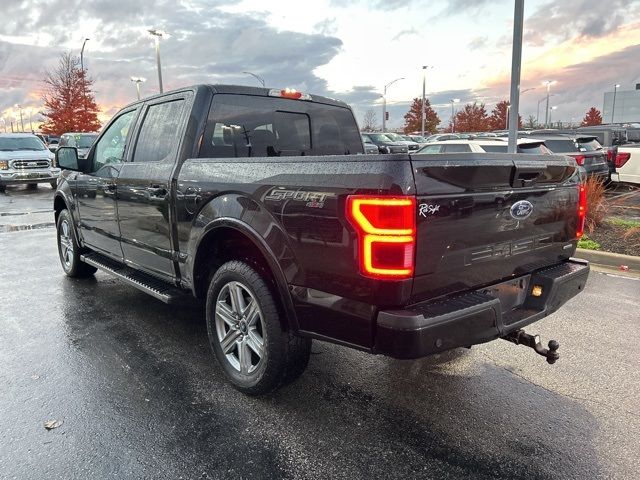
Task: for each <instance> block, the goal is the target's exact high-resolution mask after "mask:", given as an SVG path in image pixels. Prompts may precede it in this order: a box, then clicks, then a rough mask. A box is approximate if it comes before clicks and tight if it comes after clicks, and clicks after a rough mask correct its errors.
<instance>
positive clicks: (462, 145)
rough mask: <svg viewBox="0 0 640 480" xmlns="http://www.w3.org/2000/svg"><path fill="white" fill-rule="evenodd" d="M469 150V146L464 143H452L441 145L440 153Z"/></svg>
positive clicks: (467, 151)
mask: <svg viewBox="0 0 640 480" xmlns="http://www.w3.org/2000/svg"><path fill="white" fill-rule="evenodd" d="M470 151H471V147H470V146H469V145H467V144H465V143H459V144H458V143H454V144H451V145H444V146H443V147H442V153H469V152H470Z"/></svg>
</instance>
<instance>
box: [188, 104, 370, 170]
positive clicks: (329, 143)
mask: <svg viewBox="0 0 640 480" xmlns="http://www.w3.org/2000/svg"><path fill="white" fill-rule="evenodd" d="M355 153H364V151H363V146H362V139H361V137H360V133H359V132H358V128H357V124H356V123H355V120H354V118H353V115H352V113H351V111H350V110H349V109H347V108H344V107H338V106H332V105H324V104H320V103H313V102H306V101H298V100H288V99H282V98H272V97H259V96H249V95H227V94H217V95H215V96H214V98H213V102H212V105H211V109H210V112H209V118H208V121H207V127H206V129H205V136H204V140H203V142H202V146H201V150H200V156H201V157H209V158H227V157H228V158H233V157H280V156H291V155H296V156H305V155H345V154H355Z"/></svg>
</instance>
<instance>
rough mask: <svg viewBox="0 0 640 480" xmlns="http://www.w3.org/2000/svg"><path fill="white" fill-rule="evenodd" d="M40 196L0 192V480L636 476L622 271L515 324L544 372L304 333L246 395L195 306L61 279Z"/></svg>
mask: <svg viewBox="0 0 640 480" xmlns="http://www.w3.org/2000/svg"><path fill="white" fill-rule="evenodd" d="M52 195H53V192H52V190H50V188H49V187H48V186H41V187H40V188H39V190H38V191H37V192H30V191H27V190H25V189H24V188H22V187H20V188H13V189H9V191H8V195H2V194H0V252H1V254H0V287H1V288H2V296H1V300H0V342H1V345H2V346H1V348H0V385H2V389H1V390H0V478H2V479H13V478H16V479H43V478H47V479H58V478H64V479H67V478H80V479H85V478H86V479H89V478H91V479H101V478H119V479H122V478H136V479H137V478H150V479H151V478H153V479H160V478H171V479H178V478H184V479H199V478H234V479H235V478H247V479H249V478H251V479H258V478H309V479H316V478H346V479H356V478H367V479H375V478H383V479H390V478H438V479H446V478H505V479H519V478H522V479H552V478H553V479H565V478H580V479H591V478H619V479H631V478H638V473H639V472H640V398H639V396H640V368H639V367H640V347H639V345H640V331H639V328H638V326H639V324H640V281H639V280H637V279H634V278H624V277H619V276H611V275H605V274H602V273H595V272H592V274H591V277H590V279H589V282H588V285H587V288H586V289H585V292H584V293H583V294H581V295H579V296H578V297H576V298H574V299H573V300H572V301H571V302H570V303H568V304H567V305H566V306H565V307H564V308H563V309H562V310H561V311H559V312H558V313H556V314H554V315H552V316H551V317H549V318H547V319H545V320H543V321H541V322H539V323H537V324H535V325H534V326H532V327H530V328H529V329H528V330H529V331H530V332H531V333H540V334H541V335H542V336H543V338H545V339H546V340H548V339H550V338H556V339H557V340H559V341H560V343H561V348H560V352H561V356H562V358H561V359H560V360H559V362H558V363H557V364H556V365H554V366H549V365H547V364H546V362H545V361H544V359H543V358H542V357H538V356H536V355H535V353H534V352H533V351H532V350H530V349H527V348H524V347H521V346H515V345H511V344H509V343H507V342H504V341H496V342H492V343H490V344H486V345H482V346H479V347H474V348H473V349H471V350H464V349H461V350H455V351H452V352H448V353H447V354H444V355H439V356H435V357H430V358H426V359H422V360H419V361H398V360H392V359H389V358H385V357H379V356H372V355H367V354H365V353H362V352H356V351H352V350H349V349H346V348H342V347H338V346H334V345H329V344H324V343H319V342H315V343H314V347H313V355H312V358H311V362H310V364H309V367H308V369H307V371H306V373H305V374H304V375H303V376H302V377H301V378H300V379H299V380H298V381H296V382H295V383H294V384H292V385H290V386H288V387H286V388H284V389H282V390H280V391H278V392H277V393H276V394H274V395H272V396H269V397H266V398H250V397H245V396H243V395H242V394H240V393H238V392H236V391H235V390H233V389H232V388H231V387H229V386H228V385H227V384H226V382H225V381H224V379H223V376H222V374H221V372H220V370H219V369H218V367H217V365H216V364H215V362H214V360H213V356H212V355H211V353H210V352H209V347H208V344H207V341H206V329H205V324H204V312H203V310H202V309H201V308H199V307H197V306H196V307H194V308H191V309H184V308H182V309H180V308H171V307H168V306H166V305H164V304H163V303H161V302H159V301H156V300H154V299H153V298H151V297H148V296H146V295H145V294H143V293H142V292H139V291H138V290H136V289H134V288H131V287H128V286H125V285H124V284H122V283H120V282H118V281H117V280H114V279H112V278H110V277H108V276H107V275H105V274H102V273H99V274H97V275H96V277H95V279H91V280H72V279H68V278H66V277H65V276H64V274H63V272H62V269H61V268H60V266H59V264H58V258H57V252H56V249H55V231H54V229H53V227H52V222H53V220H52V213H51V212H48V211H47V210H50V208H51V198H52ZM29 212H31V213H29ZM50 420H58V421H61V422H62V424H61V425H60V426H59V427H58V428H55V429H53V430H50V431H47V430H46V429H45V428H44V423H45V422H47V421H50Z"/></svg>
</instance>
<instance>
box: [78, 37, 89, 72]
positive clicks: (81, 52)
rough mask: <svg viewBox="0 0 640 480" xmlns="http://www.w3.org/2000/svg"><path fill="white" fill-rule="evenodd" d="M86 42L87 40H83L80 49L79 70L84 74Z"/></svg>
mask: <svg viewBox="0 0 640 480" xmlns="http://www.w3.org/2000/svg"><path fill="white" fill-rule="evenodd" d="M87 41H89V39H88V38H85V39H84V42H82V48H81V49H80V70H82V72H83V73H84V46H85V45H86V43H87Z"/></svg>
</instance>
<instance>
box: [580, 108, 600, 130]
mask: <svg viewBox="0 0 640 480" xmlns="http://www.w3.org/2000/svg"><path fill="white" fill-rule="evenodd" d="M601 124H602V114H601V113H600V110H598V109H597V108H596V107H591V108H590V109H589V111H588V112H587V114H586V115H585V116H584V118H583V119H582V123H581V125H582V126H583V127H592V126H594V125H601Z"/></svg>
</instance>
